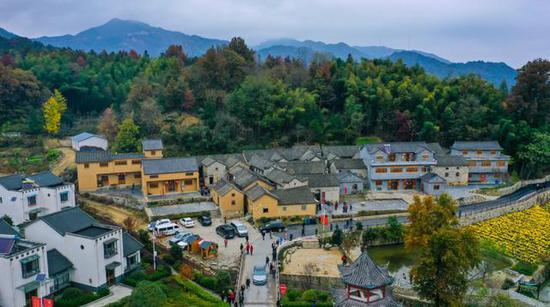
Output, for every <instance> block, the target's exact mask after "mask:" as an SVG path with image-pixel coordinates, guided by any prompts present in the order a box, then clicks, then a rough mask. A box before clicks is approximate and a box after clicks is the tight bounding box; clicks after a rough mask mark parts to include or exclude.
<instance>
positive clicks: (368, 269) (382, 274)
mask: <svg viewBox="0 0 550 307" xmlns="http://www.w3.org/2000/svg"><path fill="white" fill-rule="evenodd" d="M340 272H341V273H342V281H343V282H344V284H347V285H352V286H356V287H360V288H364V289H365V288H368V289H374V288H378V287H381V286H384V285H391V284H392V283H393V278H392V277H391V276H390V275H389V273H388V271H387V270H386V269H384V268H381V267H379V266H378V265H376V264H375V263H374V261H372V259H371V258H370V257H369V255H368V254H367V252H363V253H362V254H361V256H359V258H357V260H355V261H354V262H353V263H352V264H350V265H348V266H340Z"/></svg>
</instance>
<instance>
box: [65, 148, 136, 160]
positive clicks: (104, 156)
mask: <svg viewBox="0 0 550 307" xmlns="http://www.w3.org/2000/svg"><path fill="white" fill-rule="evenodd" d="M143 157H144V155H143V154H142V153H119V154H116V153H112V152H109V151H105V150H96V151H77V152H76V158H75V162H76V163H91V162H109V161H113V160H120V159H142V158H143Z"/></svg>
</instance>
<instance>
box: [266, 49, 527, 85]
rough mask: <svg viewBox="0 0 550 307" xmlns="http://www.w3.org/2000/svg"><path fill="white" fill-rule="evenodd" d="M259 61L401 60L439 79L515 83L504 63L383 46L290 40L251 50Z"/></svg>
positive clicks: (515, 73) (513, 75)
mask: <svg viewBox="0 0 550 307" xmlns="http://www.w3.org/2000/svg"><path fill="white" fill-rule="evenodd" d="M255 49H256V51H257V53H258V55H259V56H260V59H265V57H267V56H268V55H270V54H271V55H273V56H282V57H286V56H289V57H294V58H298V59H301V60H303V61H304V62H306V63H308V62H310V61H311V59H313V57H314V55H315V54H316V53H323V54H325V55H326V56H332V57H335V58H340V59H346V58H347V56H348V54H351V55H352V56H353V58H354V59H361V58H367V59H386V58H387V59H390V60H392V61H396V60H398V59H401V60H402V61H403V63H405V64H406V65H409V66H413V65H419V66H421V67H422V68H424V70H426V72H428V73H430V74H432V75H435V76H438V77H440V78H446V77H456V76H463V75H468V74H477V75H479V76H480V77H481V78H483V79H485V80H487V81H489V82H491V83H493V84H494V85H497V86H498V85H499V84H500V83H501V82H502V80H505V81H506V83H508V85H509V86H510V85H513V84H514V83H515V77H516V75H517V72H516V70H515V69H513V68H512V67H510V66H508V65H506V64H505V63H492V62H483V61H475V62H468V63H453V62H451V61H449V60H447V59H444V58H442V57H440V56H437V55H435V54H433V53H428V52H424V51H419V50H402V49H393V48H389V47H384V46H349V45H347V44H345V43H338V44H326V43H323V42H315V41H310V40H306V41H298V40H294V39H279V40H269V41H266V42H263V43H261V44H259V45H258V46H256V47H255Z"/></svg>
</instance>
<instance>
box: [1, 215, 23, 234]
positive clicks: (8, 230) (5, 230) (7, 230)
mask: <svg viewBox="0 0 550 307" xmlns="http://www.w3.org/2000/svg"><path fill="white" fill-rule="evenodd" d="M0 235H10V236H21V235H20V234H19V232H17V231H16V230H15V228H13V227H12V226H11V225H10V224H8V222H6V221H5V220H4V219H2V218H0Z"/></svg>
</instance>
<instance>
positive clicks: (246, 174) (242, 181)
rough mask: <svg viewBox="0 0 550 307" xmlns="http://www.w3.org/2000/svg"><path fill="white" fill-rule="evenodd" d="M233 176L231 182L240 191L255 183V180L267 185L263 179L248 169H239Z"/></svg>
mask: <svg viewBox="0 0 550 307" xmlns="http://www.w3.org/2000/svg"><path fill="white" fill-rule="evenodd" d="M233 176H234V177H235V179H234V180H233V182H234V183H235V185H236V186H237V187H238V188H240V189H241V190H243V189H244V188H246V187H248V186H249V185H251V184H252V183H254V182H256V181H257V180H261V181H264V182H266V183H267V180H265V179H263V178H262V177H260V176H259V175H258V174H256V173H254V172H252V171H251V170H248V169H240V170H239V171H237V172H235V173H234V174H233Z"/></svg>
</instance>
